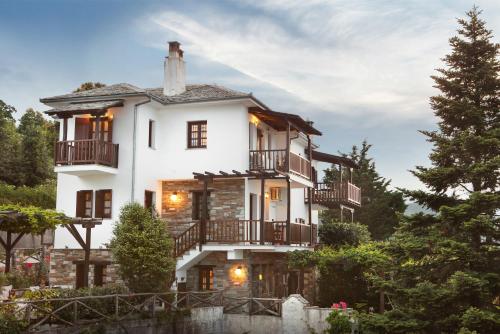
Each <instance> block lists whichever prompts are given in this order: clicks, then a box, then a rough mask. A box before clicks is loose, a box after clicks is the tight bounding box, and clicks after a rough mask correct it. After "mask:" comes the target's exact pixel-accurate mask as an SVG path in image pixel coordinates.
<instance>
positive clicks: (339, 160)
mask: <svg viewBox="0 0 500 334" xmlns="http://www.w3.org/2000/svg"><path fill="white" fill-rule="evenodd" d="M312 158H313V160H316V161H322V162H329V163H332V164H338V165H343V166H346V167H351V168H356V169H358V168H359V166H358V165H357V164H356V163H355V162H354V161H352V159H349V158H346V157H341V156H339V155H333V154H328V153H323V152H318V151H312Z"/></svg>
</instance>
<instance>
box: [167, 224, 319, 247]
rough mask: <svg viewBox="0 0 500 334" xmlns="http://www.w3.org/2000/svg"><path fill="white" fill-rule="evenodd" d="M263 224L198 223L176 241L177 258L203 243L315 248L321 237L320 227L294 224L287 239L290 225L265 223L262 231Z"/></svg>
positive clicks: (175, 239) (176, 238)
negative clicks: (317, 238)
mask: <svg viewBox="0 0 500 334" xmlns="http://www.w3.org/2000/svg"><path fill="white" fill-rule="evenodd" d="M260 227H261V225H260V221H259V220H238V219H234V220H232V219H230V220H208V221H206V223H205V224H201V223H200V222H195V223H194V224H193V225H192V226H191V227H189V228H188V229H187V230H185V231H184V232H183V233H181V234H179V235H177V236H176V237H175V238H174V243H175V250H174V252H175V256H181V255H182V254H184V253H185V252H186V251H187V250H189V249H191V248H192V247H194V246H195V245H196V244H198V243H199V242H200V239H201V240H202V243H203V244H208V243H216V244H255V245H258V244H260V245H291V246H300V247H303V246H305V247H313V246H314V244H315V239H316V235H317V226H316V225H312V227H311V225H307V224H297V223H290V233H289V234H290V237H289V238H288V237H287V232H286V229H287V222H286V221H265V222H264V229H263V230H262V231H261V228H260ZM311 228H312V230H311Z"/></svg>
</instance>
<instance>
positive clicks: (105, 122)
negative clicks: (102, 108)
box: [89, 117, 113, 142]
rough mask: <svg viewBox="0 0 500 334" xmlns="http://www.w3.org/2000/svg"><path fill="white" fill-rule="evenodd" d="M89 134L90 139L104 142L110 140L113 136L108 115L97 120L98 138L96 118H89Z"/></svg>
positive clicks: (111, 124) (111, 122)
mask: <svg viewBox="0 0 500 334" xmlns="http://www.w3.org/2000/svg"><path fill="white" fill-rule="evenodd" d="M90 123H91V124H90V134H89V137H90V138H92V139H99V140H102V141H106V142H111V141H112V139H113V138H112V137H113V120H112V119H110V118H108V117H101V119H100V120H99V125H100V126H99V138H97V133H96V124H97V123H96V119H95V118H91V119H90Z"/></svg>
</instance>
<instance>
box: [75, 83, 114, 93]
mask: <svg viewBox="0 0 500 334" xmlns="http://www.w3.org/2000/svg"><path fill="white" fill-rule="evenodd" d="M101 87H106V85H105V84H103V83H100V82H90V81H89V82H84V83H82V84H81V85H80V87H78V88H77V89H75V90H74V91H73V93H78V92H83V91H86V90H91V89H96V88H101Z"/></svg>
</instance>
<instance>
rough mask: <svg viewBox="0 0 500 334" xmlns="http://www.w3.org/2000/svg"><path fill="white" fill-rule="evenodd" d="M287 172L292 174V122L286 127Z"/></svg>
mask: <svg viewBox="0 0 500 334" xmlns="http://www.w3.org/2000/svg"><path fill="white" fill-rule="evenodd" d="M286 172H287V173H290V122H287V126H286Z"/></svg>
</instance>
